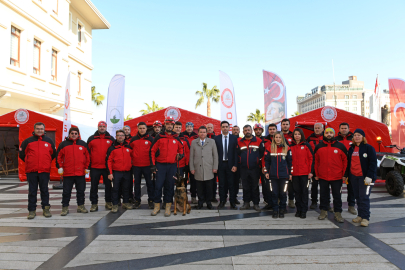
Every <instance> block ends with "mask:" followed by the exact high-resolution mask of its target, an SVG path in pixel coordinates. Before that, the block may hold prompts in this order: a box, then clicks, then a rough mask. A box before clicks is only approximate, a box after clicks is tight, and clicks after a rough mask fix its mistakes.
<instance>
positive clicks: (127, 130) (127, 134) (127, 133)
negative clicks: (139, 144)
mask: <svg viewBox="0 0 405 270" xmlns="http://www.w3.org/2000/svg"><path fill="white" fill-rule="evenodd" d="M122 130H123V131H124V132H125V141H126V142H127V143H129V142H130V141H131V139H132V136H131V127H130V126H124V127H123V128H122Z"/></svg>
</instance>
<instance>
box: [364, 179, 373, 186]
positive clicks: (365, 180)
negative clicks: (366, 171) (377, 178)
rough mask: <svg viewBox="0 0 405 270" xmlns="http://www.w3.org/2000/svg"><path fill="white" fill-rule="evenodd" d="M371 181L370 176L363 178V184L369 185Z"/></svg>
mask: <svg viewBox="0 0 405 270" xmlns="http://www.w3.org/2000/svg"><path fill="white" fill-rule="evenodd" d="M371 182H372V180H371V178H370V177H366V178H364V184H365V185H366V186H368V185H370V184H371Z"/></svg>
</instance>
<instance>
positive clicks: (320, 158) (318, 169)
mask: <svg viewBox="0 0 405 270" xmlns="http://www.w3.org/2000/svg"><path fill="white" fill-rule="evenodd" d="M314 155H315V175H316V176H315V180H316V181H319V186H320V191H319V194H320V201H321V204H320V206H319V208H320V209H321V214H320V215H319V217H318V219H320V220H323V219H325V218H326V217H327V215H328V206H329V200H330V188H329V186H330V187H331V188H332V196H333V207H334V212H335V220H336V221H337V222H340V223H343V222H344V219H343V218H342V193H341V192H342V183H343V182H342V181H346V177H344V174H345V172H346V167H347V149H346V147H345V146H344V145H343V144H342V143H340V142H338V141H336V140H335V130H334V129H333V128H327V129H326V130H325V135H324V139H323V140H322V141H321V142H320V143H319V144H318V145H317V146H316V147H315V151H314Z"/></svg>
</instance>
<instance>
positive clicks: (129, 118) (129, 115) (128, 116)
mask: <svg viewBox="0 0 405 270" xmlns="http://www.w3.org/2000/svg"><path fill="white" fill-rule="evenodd" d="M131 119H134V118H133V117H131V114H128V115H127V117H125V118H124V121H128V120H131Z"/></svg>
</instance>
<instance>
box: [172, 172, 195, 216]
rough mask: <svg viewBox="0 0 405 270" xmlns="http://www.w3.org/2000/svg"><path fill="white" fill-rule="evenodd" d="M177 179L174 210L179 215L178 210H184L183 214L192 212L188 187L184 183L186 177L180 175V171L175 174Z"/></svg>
mask: <svg viewBox="0 0 405 270" xmlns="http://www.w3.org/2000/svg"><path fill="white" fill-rule="evenodd" d="M173 178H174V179H175V180H176V190H175V191H174V211H173V214H174V215H177V210H178V211H180V212H183V216H185V215H186V212H187V214H190V212H191V205H190V203H189V202H188V197H187V192H186V187H185V185H184V180H185V179H184V177H183V176H182V175H180V173H179V171H178V172H177V173H176V176H173Z"/></svg>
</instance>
